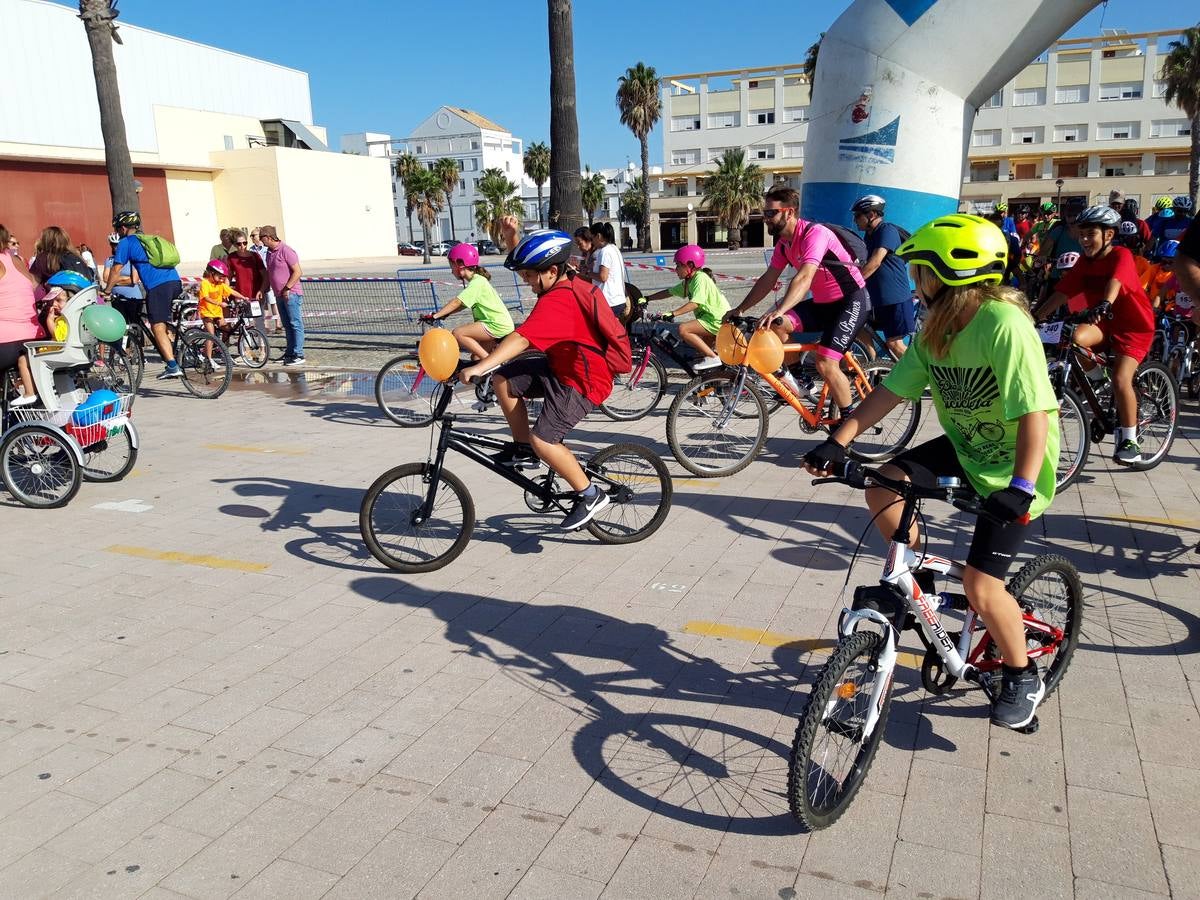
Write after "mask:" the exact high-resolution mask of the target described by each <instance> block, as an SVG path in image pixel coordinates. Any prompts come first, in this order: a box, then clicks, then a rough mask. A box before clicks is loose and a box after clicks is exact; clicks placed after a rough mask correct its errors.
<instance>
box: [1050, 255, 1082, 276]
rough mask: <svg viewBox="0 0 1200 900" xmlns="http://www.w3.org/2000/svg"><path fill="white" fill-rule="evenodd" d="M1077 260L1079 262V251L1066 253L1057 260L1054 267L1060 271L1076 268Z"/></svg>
mask: <svg viewBox="0 0 1200 900" xmlns="http://www.w3.org/2000/svg"><path fill="white" fill-rule="evenodd" d="M1077 262H1079V254H1078V253H1074V252H1071V253H1064V254H1062V255H1061V256H1059V258H1058V259H1057V260H1056V261H1055V263H1054V268H1056V269H1058V270H1059V271H1060V272H1065V271H1066V270H1067V269H1071V268H1074V267H1075V263H1077Z"/></svg>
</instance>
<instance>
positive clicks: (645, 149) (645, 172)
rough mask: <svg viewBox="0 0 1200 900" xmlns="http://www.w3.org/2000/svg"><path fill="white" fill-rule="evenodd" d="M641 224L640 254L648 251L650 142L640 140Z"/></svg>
mask: <svg viewBox="0 0 1200 900" xmlns="http://www.w3.org/2000/svg"><path fill="white" fill-rule="evenodd" d="M641 143H642V223H641V225H640V226H639V227H640V228H641V232H642V233H641V235H639V236H640V237H641V240H640V241H639V243H640V244H641V245H642V252H643V253H645V252H646V251H647V250H649V249H650V140H649V137H648V136H647V137H644V138H642V142H641Z"/></svg>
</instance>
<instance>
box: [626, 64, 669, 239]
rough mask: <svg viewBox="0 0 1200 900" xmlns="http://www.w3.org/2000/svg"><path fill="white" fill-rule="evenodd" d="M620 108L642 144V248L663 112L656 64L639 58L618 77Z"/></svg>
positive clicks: (640, 228) (647, 236)
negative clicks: (653, 141)
mask: <svg viewBox="0 0 1200 900" xmlns="http://www.w3.org/2000/svg"><path fill="white" fill-rule="evenodd" d="M617 108H618V109H619V110H621V124H622V125H625V126H626V127H628V128H629V130H630V131H632V132H633V136H634V137H636V138H637V139H638V142H639V143H640V144H641V145H642V220H641V221H640V222H639V223H638V240H639V242H640V243H641V245H642V250H649V249H650V132H651V131H653V130H654V126H655V124H657V122H658V119H659V117H660V116H661V115H662V98H661V97H660V96H659V94H658V73H657V72H655V71H654V67H653V66H647V65H646V64H645V63H642V62H639V63H638V64H637V65H636V66H630V67H629V68H628V69H626V70H625V74H624V75H622V76H621V77H620V78H618V79H617Z"/></svg>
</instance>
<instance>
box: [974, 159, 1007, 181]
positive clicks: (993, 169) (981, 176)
mask: <svg viewBox="0 0 1200 900" xmlns="http://www.w3.org/2000/svg"><path fill="white" fill-rule="evenodd" d="M970 179H971V181H999V180H1000V164H999V163H994V162H990V163H973V164H972V165H971V175H970Z"/></svg>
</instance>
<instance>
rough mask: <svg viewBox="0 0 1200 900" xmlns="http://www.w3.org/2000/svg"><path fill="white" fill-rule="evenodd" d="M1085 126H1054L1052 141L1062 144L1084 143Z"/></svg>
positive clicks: (1085, 136) (1085, 137) (1085, 138)
mask: <svg viewBox="0 0 1200 900" xmlns="http://www.w3.org/2000/svg"><path fill="white" fill-rule="evenodd" d="M1086 140H1087V126H1086V125H1055V126H1054V141H1055V143H1062V142H1064V141H1067V142H1069V141H1086Z"/></svg>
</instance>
